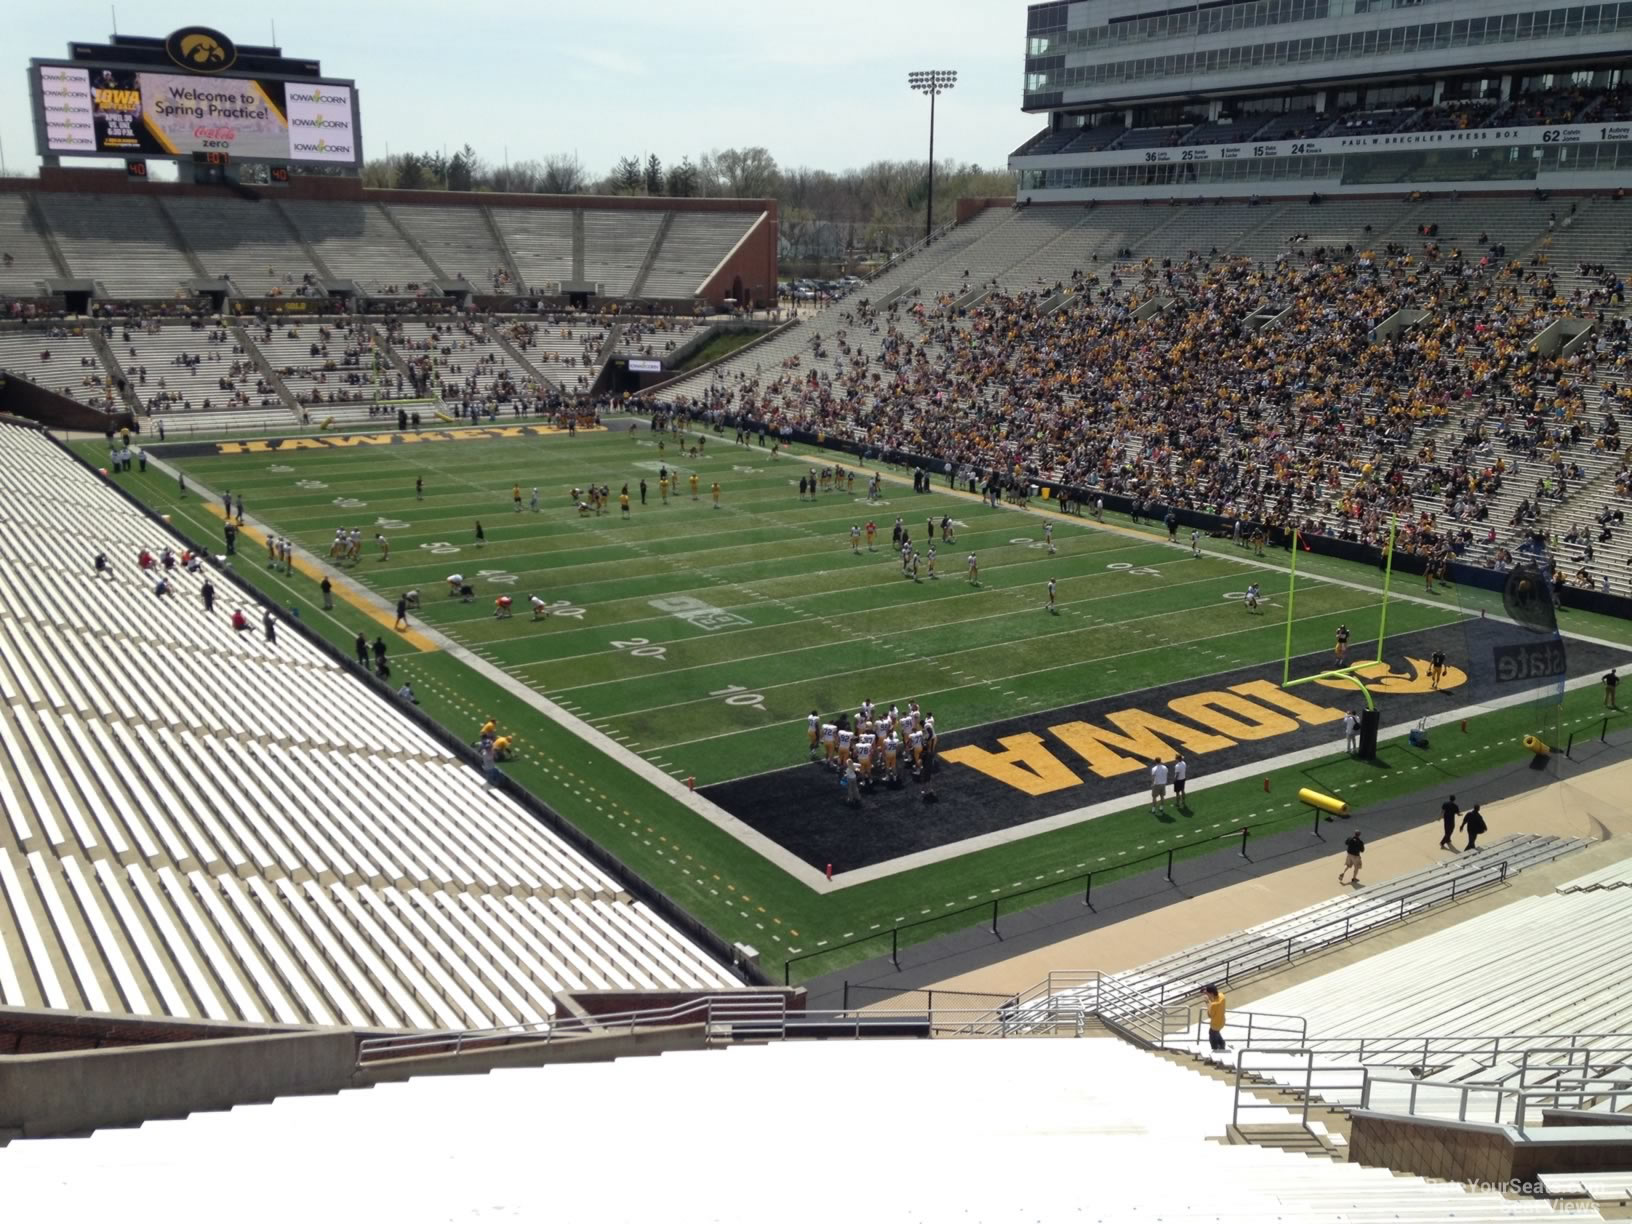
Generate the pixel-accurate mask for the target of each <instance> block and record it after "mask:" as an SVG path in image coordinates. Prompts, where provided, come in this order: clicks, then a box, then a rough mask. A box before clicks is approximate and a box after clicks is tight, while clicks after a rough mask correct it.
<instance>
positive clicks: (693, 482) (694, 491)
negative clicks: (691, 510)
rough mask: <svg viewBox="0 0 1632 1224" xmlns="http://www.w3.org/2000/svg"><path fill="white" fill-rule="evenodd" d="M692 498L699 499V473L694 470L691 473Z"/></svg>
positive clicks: (693, 499)
mask: <svg viewBox="0 0 1632 1224" xmlns="http://www.w3.org/2000/svg"><path fill="white" fill-rule="evenodd" d="M691 500H692V501H696V500H697V473H696V472H693V473H692V474H691Z"/></svg>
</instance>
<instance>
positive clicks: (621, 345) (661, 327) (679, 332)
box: [617, 317, 700, 357]
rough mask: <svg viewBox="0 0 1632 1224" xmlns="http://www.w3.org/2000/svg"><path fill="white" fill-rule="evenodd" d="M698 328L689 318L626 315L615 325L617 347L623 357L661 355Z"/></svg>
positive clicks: (682, 342) (688, 338)
mask: <svg viewBox="0 0 1632 1224" xmlns="http://www.w3.org/2000/svg"><path fill="white" fill-rule="evenodd" d="M699 330H700V328H699V325H698V324H697V323H696V322H695V321H694V320H692V319H669V318H661V317H660V318H652V319H641V318H629V319H626V320H624V322H623V324H622V325H621V326H620V327H619V328H618V348H617V351H618V353H619V354H620V355H621V356H625V357H662V356H663V355H664V354H666V353H672V352H673V351H674V350H675V349H677V348H679V347H680V346H681V345H683V344H685V343H686V342H687V341H688V340H690V339H691V338H692V337H693V336H695V335H696V334H697V332H698V331H699Z"/></svg>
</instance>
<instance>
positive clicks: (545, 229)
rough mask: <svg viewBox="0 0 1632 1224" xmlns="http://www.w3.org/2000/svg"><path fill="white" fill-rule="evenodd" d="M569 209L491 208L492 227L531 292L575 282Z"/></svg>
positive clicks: (571, 214)
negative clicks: (493, 226)
mask: <svg viewBox="0 0 1632 1224" xmlns="http://www.w3.org/2000/svg"><path fill="white" fill-rule="evenodd" d="M572 218H573V213H572V210H571V209H566V208H495V209H494V210H493V223H494V224H495V225H496V226H497V227H498V230H499V233H500V234H502V235H503V236H504V241H505V245H506V246H508V247H509V248H510V254H511V255H512V256H513V257H514V258H515V261H516V270H517V271H518V272H520V273H521V276H522V279H523V280H525V281H526V282H527V284H528V286H529V287H530V288H531V289H533V290H534V291H538V292H542V291H546V290H548V291H551V292H553V289H552V286H556V285H559V284H561V283H562V282H563V281H571V280H575V279H577V277H576V274H575V272H574V270H573V260H572Z"/></svg>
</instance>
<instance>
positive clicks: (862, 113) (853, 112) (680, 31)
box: [0, 0, 1042, 176]
mask: <svg viewBox="0 0 1632 1224" xmlns="http://www.w3.org/2000/svg"><path fill="white" fill-rule="evenodd" d="M1025 9H1026V0H938V2H937V0H802V2H796V3H788V2H787V0H759V2H757V3H756V2H752V0H590V2H589V3H582V2H580V3H566V2H564V0H508V2H502V3H501V2H500V0H452V2H450V0H441V2H433V0H395V2H393V3H382V2H379V0H321V2H316V0H274V2H273V3H272V4H267V5H242V6H236V5H235V6H226V7H222V6H221V5H219V4H216V5H203V6H201V5H199V4H198V3H197V2H196V0H194V2H192V3H170V2H169V0H140V2H138V0H122V2H121V3H118V4H116V5H114V6H113V12H112V13H110V7H109V5H107V4H105V3H89V2H84V0H48V2H46V3H16V4H8V5H7V6H6V14H5V30H6V33H5V39H4V42H5V47H6V50H7V51H8V52H9V55H8V58H7V62H6V63H5V64H3V65H0V68H3V71H0V140H3V142H4V158H5V164H6V167H7V168H8V170H9V171H10V172H12V173H16V172H17V171H18V169H19V168H23V169H25V170H26V171H27V172H32V170H33V168H34V167H35V166H37V165H38V158H37V156H36V155H35V151H34V135H33V129H32V126H31V123H30V120H29V108H28V93H27V82H26V71H25V70H26V68H27V61H28V59H29V58H30V57H32V56H40V57H57V58H60V57H61V56H62V55H63V54H64V53H65V52H66V50H67V45H68V43H69V41H70V40H75V39H77V40H82V41H97V42H100V41H103V40H105V39H106V37H107V35H108V34H109V33H111V32H112V28H113V20H114V13H116V14H117V20H118V28H119V30H120V31H121V32H123V33H126V34H145V35H156V36H161V37H162V36H163V35H165V34H168V33H169V32H170V31H171V30H174V29H177V28H179V27H181V26H184V25H192V24H202V25H210V26H216V27H217V28H220V29H221V30H222V31H223V32H224V33H225V34H227V35H229V36H230V37H232V38H234V39H236V40H238V41H240V42H245V43H267V42H270V41H271V40H272V29H271V26H270V24H269V22H268V16H269V15H274V14H275V16H274V17H273V20H275V21H276V25H277V41H278V45H280V46H281V47H283V49H284V51H285V52H286V53H288V54H291V55H296V56H308V57H316V58H317V59H319V60H321V61H322V64H323V69H324V72H325V73H326V74H327V75H330V76H336V77H353V78H355V79H356V81H357V84H358V89H359V91H360V94H361V101H362V118H363V140H364V149H365V152H366V154H367V155H368V156H370V157H373V156H379V155H383V154H384V153H385V152H386V149H387V147H389V148H390V150H391V151H392V152H401V151H403V150H405V149H409V148H415V149H424V148H437V147H441V146H443V145H444V144H445V145H446V146H447V147H448V148H449V149H450V150H451V149H453V148H454V147H456V146H457V145H458V144H460V143H462V142H463V141H465V140H467V139H468V140H470V142H471V143H472V144H474V145H475V146H476V148H477V151H478V152H479V153H481V154H482V155H483V156H484V157H487V158H489V159H490V160H493V161H501V160H502V159H503V158H504V155H505V149H506V147H508V149H509V156H510V158H511V160H520V159H522V158H526V157H535V158H542V157H544V156H545V155H547V154H550V153H570V152H576V153H577V154H578V156H579V158H580V159H581V160H582V161H583V163H584V167H585V169H586V170H587V171H588V172H589V173H590V174H591V175H592V176H598V175H600V174H601V173H603V172H604V171H606V170H607V169H608V168H609V167H610V166H611V165H612V163H613V162H614V161H615V160H616V159H617V158H618V157H619V156H621V155H623V154H626V153H627V154H639V155H641V156H644V155H646V154H648V153H656V154H657V155H658V157H660V158H661V159H662V160H663V162H664V163H665V164H667V163H669V162H670V161H674V160H678V159H679V158H680V157H681V156H682V155H685V154H691V155H692V156H693V157H695V156H696V155H697V154H698V153H700V152H704V151H707V150H709V149H713V148H727V147H731V146H741V145H764V146H765V147H766V148H768V149H769V150H770V151H771V153H772V154H773V155H774V156H775V157H776V159H777V161H778V162H779V163H780V164H782V165H784V166H795V165H808V166H813V167H818V168H822V169H832V170H839V169H844V168H846V167H848V166H853V165H861V164H864V163H866V162H869V161H874V160H878V159H880V158H892V159H898V158H907V157H922V156H923V155H924V153H925V151H926V144H927V137H928V114H927V111H928V103H927V102H926V101H925V100H924V99H923V98H921V97H919V96H917V95H915V94H913V93H912V92H911V91H910V90H908V88H907V85H906V80H905V78H906V74H907V72H908V71H910V70H912V69H917V68H952V69H956V70H957V72H958V86H957V88H956V90H955V91H954V92H953V93H951V94H950V95H948V96H946V97H944V98H942V99H941V101H940V102H939V103H938V104H937V110H936V125H935V150H936V154H937V157H938V158H940V157H950V158H956V159H958V160H960V161H968V162H975V163H977V164H979V165H982V166H987V167H993V166H1000V165H1002V164H1003V162H1004V160H1005V158H1006V157H1007V155H1008V153H1009V151H1010V150H1011V149H1013V148H1014V147H1015V146H1016V145H1018V144H1019V143H1021V141H1023V140H1024V139H1025V138H1026V137H1027V136H1029V135H1031V134H1032V133H1033V132H1035V131H1037V130H1039V129H1040V128H1041V127H1042V122H1041V120H1040V119H1031V118H1028V117H1027V116H1025V115H1022V114H1021V113H1020V90H1021V73H1022V70H1023V67H1024V47H1025ZM237 14H242V15H241V16H239V15H237ZM252 14H253V16H252Z"/></svg>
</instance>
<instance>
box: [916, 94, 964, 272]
mask: <svg viewBox="0 0 1632 1224" xmlns="http://www.w3.org/2000/svg"><path fill="white" fill-rule="evenodd" d="M957 83H958V74H957V73H955V72H949V71H947V70H945V69H942V68H934V69H931V70H929V71H928V72H909V73H907V85H908V86H909V87H910V88H912V89H913V90H915V91H916V92H918V93H922V94H928V95H929V208H928V210H927V212H926V215H925V217H924V238H925V240H926V241H927V240H928V238H929V236H930V235H931V234H933V233H934V232H935V99H936V98H937V97H938V96H939V95H941V94H943V93H947V92H949V91H950V90H951V89H952V88H953V86H955V85H956V84H957Z"/></svg>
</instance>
